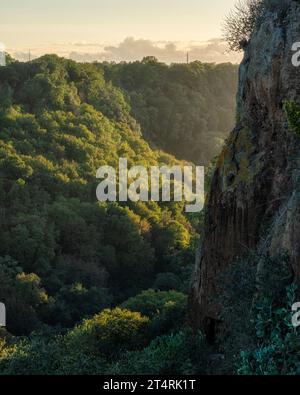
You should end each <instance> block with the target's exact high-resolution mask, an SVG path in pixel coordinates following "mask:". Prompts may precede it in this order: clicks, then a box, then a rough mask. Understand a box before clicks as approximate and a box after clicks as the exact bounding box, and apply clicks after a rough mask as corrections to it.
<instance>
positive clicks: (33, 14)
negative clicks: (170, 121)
mask: <svg viewBox="0 0 300 395" xmlns="http://www.w3.org/2000/svg"><path fill="white" fill-rule="evenodd" d="M0 1H1V2H3V3H4V4H1V24H0V42H3V43H4V44H5V45H6V48H7V49H8V51H9V52H10V53H14V54H17V55H18V56H19V57H22V56H23V57H25V58H26V57H28V51H29V49H30V50H31V54H32V56H38V55H40V54H42V53H51V52H55V53H58V54H60V55H63V56H67V57H71V58H75V59H76V60H84V59H85V58H86V59H87V60H97V59H98V58H99V60H133V59H134V58H137V59H138V58H140V57H143V56H146V55H156V56H157V57H159V58H161V60H163V61H166V62H171V61H180V60H181V59H182V58H183V59H184V58H185V57H186V56H184V55H185V54H186V51H187V50H189V51H190V52H191V56H193V55H194V56H195V57H203V58H205V57H208V58H213V57H215V58H216V61H217V62H219V61H222V53H224V46H223V45H222V43H221V42H220V40H219V39H220V37H221V34H222V33H221V23H222V20H223V18H224V16H225V15H226V14H227V13H228V11H229V10H230V8H232V6H233V5H234V3H235V1H236V0H209V1H208V0H51V1H49V0H26V1H24V0H9V1H5V2H4V1H3V0H0ZM216 39H218V40H216ZM212 43H213V44H212ZM213 46H215V49H214V48H213ZM206 47H207V50H206ZM205 51H206V52H205ZM149 52H152V53H149ZM214 52H215V54H214ZM206 54H207V55H206ZM231 57H232V59H233V58H234V56H233V55H232V54H231V55H228V54H227V53H226V54H224V61H227V60H228V58H231ZM77 58H78V59H77ZM198 60H203V59H198ZM204 61H206V60H205V59H204Z"/></svg>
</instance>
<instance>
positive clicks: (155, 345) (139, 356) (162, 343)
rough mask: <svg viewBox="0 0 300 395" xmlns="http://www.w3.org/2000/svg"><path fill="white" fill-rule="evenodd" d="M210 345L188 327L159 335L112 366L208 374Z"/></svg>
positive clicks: (125, 371) (144, 371)
mask: <svg viewBox="0 0 300 395" xmlns="http://www.w3.org/2000/svg"><path fill="white" fill-rule="evenodd" d="M208 352H209V349H208V347H207V345H206V343H205V341H204V338H203V336H201V335H200V334H198V335H197V336H196V337H194V336H193V334H192V333H191V332H190V331H189V330H187V329H185V330H183V331H180V332H178V333H177V334H171V335H167V336H162V337H158V338H157V339H155V340H153V341H152V342H151V343H150V345H149V346H148V347H146V348H145V349H144V350H142V351H136V352H127V353H126V354H125V355H124V356H123V358H121V359H120V360H119V361H118V362H116V363H114V364H112V366H110V368H109V370H110V371H111V372H112V373H113V374H117V375H119V374H125V375H126V374H154V375H174V374H178V375H180V374H181V375H187V374H188V375H190V374H205V371H206V367H207V366H206V364H207V356H208Z"/></svg>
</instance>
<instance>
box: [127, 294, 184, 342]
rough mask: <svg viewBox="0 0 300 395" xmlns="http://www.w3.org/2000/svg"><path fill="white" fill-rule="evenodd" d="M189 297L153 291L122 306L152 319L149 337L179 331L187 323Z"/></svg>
mask: <svg viewBox="0 0 300 395" xmlns="http://www.w3.org/2000/svg"><path fill="white" fill-rule="evenodd" d="M186 303H187V297H186V295H184V294H182V293H180V292H176V291H168V292H156V291H154V290H153V289H149V290H148V291H143V292H142V293H141V294H139V295H137V296H134V297H132V298H130V299H128V300H127V301H126V302H124V303H123V304H122V306H123V307H124V308H126V309H129V310H131V311H137V312H140V313H141V314H143V315H145V316H147V317H149V318H150V324H149V336H150V337H151V338H154V337H155V336H158V335H161V334H165V333H168V332H170V331H174V330H178V329H179V328H180V327H181V326H182V325H183V324H184V321H185V310H186Z"/></svg>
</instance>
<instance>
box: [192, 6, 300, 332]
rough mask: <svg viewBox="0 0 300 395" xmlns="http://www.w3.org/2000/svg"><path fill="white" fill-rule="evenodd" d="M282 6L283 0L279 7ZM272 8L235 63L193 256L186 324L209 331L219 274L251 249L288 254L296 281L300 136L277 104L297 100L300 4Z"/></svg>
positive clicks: (214, 313)
mask: <svg viewBox="0 0 300 395" xmlns="http://www.w3.org/2000/svg"><path fill="white" fill-rule="evenodd" d="M279 3H281V2H279ZM286 3H287V7H286V8H285V9H284V10H282V9H273V10H270V11H269V12H268V13H267V14H266V16H265V17H264V18H263V21H262V22H261V23H260V25H259V27H258V28H257V31H256V32H255V33H254V34H253V37H252V39H251V42H250V43H249V45H248V46H247V48H246V49H245V56H244V59H243V62H242V64H241V66H240V75H239V88H238V94H237V123H236V127H235V129H234V130H233V131H232V133H231V135H230V137H229V139H228V141H227V143H226V145H225V147H224V149H223V152H222V153H221V155H220V157H219V160H218V164H217V168H216V172H215V174H214V177H213V181H212V185H211V191H210V196H209V198H208V202H207V207H206V215H205V233H204V237H203V240H202V243H201V248H200V250H199V253H198V254H197V259H196V271H195V275H194V282H193V287H192V291H191V295H190V305H189V320H190V322H191V323H192V325H193V326H194V327H195V328H199V327H200V328H202V329H204V330H205V331H206V332H207V333H208V334H210V335H212V334H213V329H214V325H215V320H216V319H217V316H218V306H217V304H216V302H215V301H214V298H215V296H216V292H217V291H216V282H217V278H218V276H219V273H220V272H221V271H222V270H224V269H225V268H227V267H228V266H229V265H230V264H231V263H232V262H234V261H235V260H236V259H237V258H238V257H239V256H242V255H243V254H245V253H247V251H248V250H249V249H259V250H261V251H263V252H269V253H270V254H271V255H272V254H278V253H280V252H283V251H285V252H288V253H289V255H290V257H291V262H292V265H293V269H294V272H295V275H296V276H297V277H298V279H299V280H300V142H299V141H300V138H299V137H296V135H295V134H294V133H293V132H292V131H291V130H289V128H288V124H287V119H286V115H285V111H284V108H283V103H284V101H285V100H292V101H294V102H296V103H298V104H299V103H300V68H296V67H294V66H293V65H292V61H291V59H292V55H293V52H292V45H293V43H294V42H299V41H300V4H299V3H298V2H296V1H295V0H288V1H286Z"/></svg>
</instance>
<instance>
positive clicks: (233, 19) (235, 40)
mask: <svg viewBox="0 0 300 395" xmlns="http://www.w3.org/2000/svg"><path fill="white" fill-rule="evenodd" d="M264 5H265V2H264V0H238V1H237V3H236V4H235V6H234V8H233V9H232V10H231V11H230V13H229V14H228V15H227V17H226V18H225V21H224V26H223V35H224V38H225V40H226V41H227V43H228V45H229V48H230V50H232V51H241V50H242V49H243V48H244V47H245V45H247V43H248V42H249V40H250V38H251V35H252V33H253V32H254V30H255V28H256V26H257V22H258V20H259V19H260V17H261V16H262V14H263V11H264Z"/></svg>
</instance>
